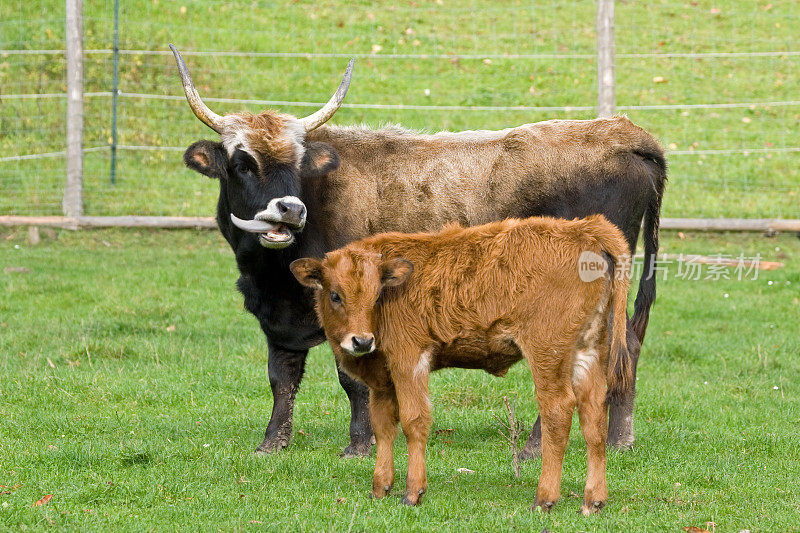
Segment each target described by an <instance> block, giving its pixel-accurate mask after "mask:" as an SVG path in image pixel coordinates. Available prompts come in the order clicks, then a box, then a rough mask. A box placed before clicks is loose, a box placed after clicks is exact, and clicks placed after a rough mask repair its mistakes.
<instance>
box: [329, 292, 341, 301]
mask: <svg viewBox="0 0 800 533" xmlns="http://www.w3.org/2000/svg"><path fill="white" fill-rule="evenodd" d="M331 301H332V302H333V303H335V304H341V303H342V298H341V296H339V294H337V293H336V291H331Z"/></svg>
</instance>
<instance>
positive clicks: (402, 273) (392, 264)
mask: <svg viewBox="0 0 800 533" xmlns="http://www.w3.org/2000/svg"><path fill="white" fill-rule="evenodd" d="M412 272H414V265H413V264H412V263H411V261H408V260H407V259H403V258H402V257H398V258H395V259H387V260H386V261H384V262H383V263H381V284H382V285H383V286H384V287H397V286H398V285H402V284H403V283H405V282H406V280H407V279H408V277H409V276H410V275H411V273H412Z"/></svg>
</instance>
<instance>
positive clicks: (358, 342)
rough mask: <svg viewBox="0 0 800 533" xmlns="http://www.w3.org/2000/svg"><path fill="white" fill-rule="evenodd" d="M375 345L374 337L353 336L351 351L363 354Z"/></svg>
mask: <svg viewBox="0 0 800 533" xmlns="http://www.w3.org/2000/svg"><path fill="white" fill-rule="evenodd" d="M374 343H375V337H373V336H372V335H363V336H360V337H359V336H357V335H354V336H353V351H354V352H359V353H364V352H369V351H370V350H372V345H373V344H374Z"/></svg>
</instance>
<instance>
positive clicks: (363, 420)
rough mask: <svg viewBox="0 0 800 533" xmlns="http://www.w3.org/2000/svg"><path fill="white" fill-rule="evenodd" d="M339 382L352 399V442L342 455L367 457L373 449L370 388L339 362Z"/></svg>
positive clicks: (337, 365)
mask: <svg viewBox="0 0 800 533" xmlns="http://www.w3.org/2000/svg"><path fill="white" fill-rule="evenodd" d="M336 370H337V371H338V372H339V383H340V384H341V385H342V388H343V389H344V392H345V393H347V398H348V399H349V400H350V444H349V445H348V446H347V448H345V449H344V451H343V452H342V454H341V455H342V457H366V456H368V455H369V452H370V451H371V450H372V426H371V425H370V422H369V418H370V414H369V397H370V395H369V389H368V388H367V387H366V385H364V384H362V383H359V382H358V381H356V380H354V379H353V378H351V377H350V376H348V375H347V374H346V373H345V372H343V371H342V369H341V367H340V366H339V364H338V362H337V364H336Z"/></svg>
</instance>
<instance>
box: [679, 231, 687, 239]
mask: <svg viewBox="0 0 800 533" xmlns="http://www.w3.org/2000/svg"><path fill="white" fill-rule="evenodd" d="M678 238H679V239H680V240H683V239H685V238H686V234H685V233H684V232H682V231H679V232H678Z"/></svg>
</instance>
